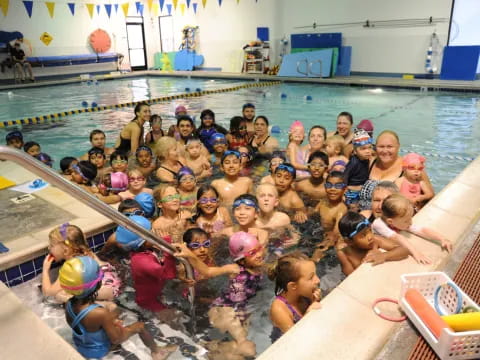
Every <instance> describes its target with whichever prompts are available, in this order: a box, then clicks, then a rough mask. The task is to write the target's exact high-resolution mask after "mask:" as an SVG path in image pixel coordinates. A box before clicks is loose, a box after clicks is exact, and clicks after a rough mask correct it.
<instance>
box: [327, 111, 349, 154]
mask: <svg viewBox="0 0 480 360" xmlns="http://www.w3.org/2000/svg"><path fill="white" fill-rule="evenodd" d="M352 127H353V117H352V114H350V113H349V112H346V111H342V112H341V113H340V114H338V116H337V130H336V131H335V132H331V133H330V134H328V136H332V135H340V136H342V137H343V138H344V139H345V149H344V153H345V156H346V157H347V158H350V155H351V153H352V151H353V145H352V139H353V130H352Z"/></svg>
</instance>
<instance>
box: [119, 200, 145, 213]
mask: <svg viewBox="0 0 480 360" xmlns="http://www.w3.org/2000/svg"><path fill="white" fill-rule="evenodd" d="M130 209H140V210H142V207H141V206H140V204H139V203H138V202H137V200H134V199H125V200H122V201H121V202H120V204H118V211H119V212H121V213H122V214H123V213H125V211H127V210H130Z"/></svg>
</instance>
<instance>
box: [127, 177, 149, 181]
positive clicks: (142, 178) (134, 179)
mask: <svg viewBox="0 0 480 360" xmlns="http://www.w3.org/2000/svg"><path fill="white" fill-rule="evenodd" d="M128 181H129V182H134V181H145V177H144V176H138V177H133V176H132V177H129V178H128Z"/></svg>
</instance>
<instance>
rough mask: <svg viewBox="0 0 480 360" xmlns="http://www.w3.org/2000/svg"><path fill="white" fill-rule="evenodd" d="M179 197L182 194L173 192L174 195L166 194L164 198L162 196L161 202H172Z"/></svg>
mask: <svg viewBox="0 0 480 360" xmlns="http://www.w3.org/2000/svg"><path fill="white" fill-rule="evenodd" d="M178 199H180V194H172V195H168V196H165V197H164V198H161V199H160V202H162V203H166V202H170V201H173V200H178Z"/></svg>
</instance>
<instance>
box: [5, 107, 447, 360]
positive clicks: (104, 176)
mask: <svg viewBox="0 0 480 360" xmlns="http://www.w3.org/2000/svg"><path fill="white" fill-rule="evenodd" d="M142 106H148V105H146V104H140V105H139V106H137V108H136V109H135V111H136V112H137V111H140V108H141V107H142ZM242 115H243V116H241V117H240V116H238V117H234V118H232V121H231V129H230V132H229V133H227V132H226V131H225V129H223V128H221V127H220V126H219V125H216V124H215V120H214V113H213V112H212V111H211V110H204V111H203V112H202V114H201V116H200V117H201V119H202V124H201V125H200V127H199V129H198V130H197V133H196V135H197V136H191V137H189V138H188V139H186V141H185V143H186V145H184V149H183V148H180V146H179V145H178V143H176V142H175V141H176V140H174V136H175V131H176V129H175V127H173V128H172V129H170V130H169V133H170V134H171V135H172V136H173V137H169V136H168V135H164V133H163V130H162V129H161V119H160V117H156V116H152V119H151V127H152V131H151V132H149V133H148V134H147V139H146V140H145V141H144V140H143V139H141V140H140V144H141V146H139V147H138V148H137V149H136V152H135V153H134V154H128V153H124V152H121V151H118V150H115V149H111V148H107V147H106V146H105V134H104V133H103V132H102V131H101V130H94V131H92V133H91V134H90V141H91V143H92V146H93V147H92V149H90V150H89V151H88V153H87V154H85V155H84V156H82V157H81V158H79V159H76V158H74V157H68V158H64V159H62V160H61V162H60V168H61V172H62V173H63V174H64V176H66V177H67V178H69V179H70V180H71V181H72V182H74V183H76V184H78V185H79V186H81V187H82V188H83V189H85V190H87V191H89V192H91V193H92V195H94V196H97V197H98V198H99V199H101V200H102V201H104V202H106V203H109V204H114V203H119V206H118V210H119V211H120V212H121V213H123V214H124V215H126V216H129V217H130V219H131V220H133V221H135V222H136V223H137V224H139V225H140V226H142V227H143V228H145V229H147V230H150V231H152V232H153V233H154V234H156V235H157V236H158V237H159V238H162V239H163V240H164V241H166V242H169V243H171V244H173V245H174V246H175V247H176V248H177V253H176V254H175V256H177V257H184V258H186V259H188V261H189V262H190V264H191V265H192V266H193V267H194V269H195V274H194V277H195V278H194V279H193V280H192V279H188V278H187V276H186V271H185V270H186V269H185V268H184V267H183V266H181V265H176V261H175V258H174V257H173V256H171V255H169V254H167V253H165V252H163V251H161V249H160V248H159V247H158V246H156V245H152V244H150V243H149V242H146V241H145V240H144V239H142V238H141V237H138V236H137V235H136V234H134V233H133V232H131V231H129V230H127V229H125V228H123V227H118V228H117V230H116V232H115V233H114V234H113V235H112V236H111V237H110V238H109V239H108V241H107V243H106V245H105V247H104V248H103V249H102V251H101V253H100V254H99V255H98V256H97V255H96V254H94V253H93V252H91V251H90V249H89V248H88V245H87V243H86V240H85V236H84V234H83V233H82V231H81V229H79V228H78V227H77V226H74V225H70V224H63V225H61V226H60V227H57V228H55V229H54V230H52V232H51V233H50V247H49V252H50V254H49V255H48V256H47V257H46V259H45V261H44V271H43V275H42V290H43V293H44V294H45V295H46V296H56V297H57V298H58V299H59V300H62V301H66V302H67V321H68V323H69V324H70V326H71V327H72V329H73V334H74V341H75V344H76V346H77V349H78V350H79V351H80V352H81V353H82V354H83V355H84V356H86V357H101V356H103V355H105V354H106V353H107V352H108V350H109V349H110V345H111V344H116V343H121V342H122V341H124V340H125V339H127V338H128V337H129V336H131V335H132V334H136V333H138V334H140V336H141V338H142V340H143V341H144V343H145V344H146V345H147V346H148V347H149V348H150V349H151V351H152V356H153V357H155V358H165V357H167V356H168V355H169V354H170V352H171V351H173V350H174V347H171V346H166V347H159V346H157V345H156V343H155V341H154V340H153V339H152V337H151V336H150V335H149V334H148V332H146V331H145V329H144V328H143V325H142V323H135V324H133V325H129V326H123V325H122V324H121V321H119V320H118V318H117V316H118V313H117V312H116V311H114V310H113V309H111V307H110V306H108V302H111V301H113V300H114V299H115V298H116V297H117V296H118V295H119V293H120V292H121V290H122V286H121V285H122V280H121V278H120V276H119V275H118V271H117V270H116V269H115V265H114V264H115V262H114V261H111V262H107V261H105V259H109V256H110V255H111V253H112V251H113V253H115V251H116V250H114V249H119V250H120V251H123V252H124V253H126V254H128V256H129V258H130V263H129V266H130V272H131V275H132V279H133V283H134V287H135V292H136V293H135V300H136V302H137V304H138V305H139V306H140V307H142V308H144V309H147V310H150V311H153V312H154V313H155V314H157V315H158V316H159V317H160V318H162V316H163V315H165V314H166V313H168V311H169V309H168V308H167V307H166V306H165V305H164V304H163V303H162V302H161V301H160V300H159V296H160V295H161V294H162V291H163V288H164V286H165V283H166V281H167V280H169V279H173V278H179V279H181V280H182V281H183V282H184V283H185V284H186V285H187V286H194V284H195V286H198V284H200V283H202V282H203V281H204V280H206V279H209V278H212V277H216V276H219V275H223V274H227V275H228V276H229V279H230V280H229V282H228V285H227V287H226V288H225V289H223V290H222V291H221V293H220V294H219V295H218V297H216V298H210V299H207V300H206V301H207V302H208V303H209V304H210V309H209V310H208V316H209V319H210V322H211V324H212V325H213V326H214V327H216V328H218V329H220V330H222V331H224V332H228V333H229V334H230V336H231V338H232V341H227V342H219V343H216V344H215V346H211V347H210V354H211V355H212V357H214V358H215V357H216V358H223V359H227V358H228V359H244V358H245V357H251V356H254V355H255V353H256V351H255V344H254V343H253V342H252V341H251V340H249V339H248V338H247V336H248V317H249V313H248V310H247V304H248V302H249V299H251V298H252V297H253V296H255V294H256V292H257V291H258V289H259V287H260V280H261V278H262V276H263V274H264V273H267V274H268V277H269V278H270V279H272V280H273V281H274V282H275V295H276V297H275V299H274V300H273V302H272V305H271V309H270V316H271V320H272V323H273V326H274V329H273V332H272V340H273V341H275V340H276V339H277V338H278V337H280V336H281V334H283V333H285V332H286V331H288V330H289V329H290V328H291V327H292V326H293V325H294V324H295V323H296V322H297V321H298V320H300V319H301V318H302V317H303V316H304V315H305V314H306V312H308V311H310V310H312V309H316V308H318V307H319V301H320V289H319V284H320V280H319V278H318V277H317V275H316V269H315V264H314V262H318V261H319V260H320V259H321V257H322V256H323V253H324V252H325V250H326V249H328V248H330V247H335V248H336V253H337V256H338V259H339V261H340V263H341V266H342V270H343V271H344V273H345V274H346V275H348V274H350V273H351V272H352V271H354V270H355V269H356V268H357V267H358V266H360V265H361V264H362V263H364V262H372V263H373V264H374V265H376V264H380V263H383V262H385V261H392V260H400V259H403V258H406V257H407V256H408V255H412V256H413V257H414V258H415V259H416V260H417V261H419V262H422V263H425V262H428V261H429V259H428V258H426V257H425V256H424V255H422V254H421V253H420V252H419V251H418V250H417V249H415V248H414V247H413V245H412V244H411V243H410V242H409V240H408V239H407V238H406V237H404V236H403V235H402V234H401V233H400V231H408V232H411V233H414V234H417V235H419V236H421V237H424V238H429V239H431V240H434V241H437V242H439V243H440V245H441V246H442V247H444V248H445V249H447V250H448V251H450V250H451V244H450V243H449V241H448V240H447V239H445V238H444V237H443V236H442V235H440V234H437V233H436V232H434V231H433V230H431V229H428V228H426V227H420V226H417V225H413V224H412V217H413V215H414V212H415V211H416V209H418V208H419V207H420V206H422V205H423V204H424V203H425V202H426V201H428V199H429V198H431V197H432V196H433V194H430V193H429V192H428V189H426V188H425V187H424V186H423V184H422V177H421V173H422V171H423V169H424V166H425V165H424V164H425V159H424V158H423V157H421V156H420V155H417V154H409V155H407V156H405V157H404V159H403V169H404V172H403V176H402V177H401V178H400V179H399V180H398V182H397V185H398V186H397V185H396V184H394V183H392V182H388V181H384V182H380V183H379V184H378V185H377V186H376V188H375V190H374V191H373V195H372V205H371V209H360V206H359V199H360V191H361V189H362V186H363V185H364V184H365V183H366V182H367V180H368V177H369V168H370V164H371V162H372V160H373V157H374V152H375V149H374V147H373V141H372V135H373V133H372V130H373V129H372V127H371V123H369V124H368V125H369V126H368V127H366V130H365V129H362V128H359V129H357V130H356V131H355V132H354V134H353V135H352V136H351V141H349V140H348V139H345V138H344V137H342V136H341V135H333V136H331V137H329V138H326V130H325V128H323V127H321V126H315V127H313V128H312V130H313V129H317V130H318V129H320V130H321V131H322V132H323V140H326V141H325V144H324V146H323V147H322V149H320V150H316V151H313V152H309V151H308V150H305V147H303V148H302V146H301V145H302V142H303V141H304V138H305V129H304V126H303V124H302V123H301V122H299V121H295V122H294V123H293V124H292V125H291V127H290V129H289V140H290V142H289V144H288V147H287V150H286V153H285V152H282V151H278V150H277V151H273V152H272V153H270V154H268V159H269V170H270V175H268V176H265V177H264V178H262V179H261V181H260V184H259V185H258V186H257V187H256V188H254V184H253V182H252V179H251V178H250V177H249V176H244V175H249V174H250V173H249V168H248V165H249V163H250V162H251V159H252V158H253V157H255V156H256V154H255V153H254V152H253V150H252V147H251V146H249V145H248V144H249V143H251V139H252V137H253V135H254V131H253V129H254V128H253V122H254V118H255V107H254V105H253V104H246V105H245V106H244V108H243V114H242ZM262 118H263V119H266V118H265V117H262ZM159 119H160V120H159ZM182 119H183V120H184V119H185V115H182V117H180V118H179V121H178V123H177V127H179V126H181V121H182ZM205 119H206V121H205ZM339 120H342V121H349V122H350V123H351V124H352V123H353V121H352V117H351V115H350V114H349V113H346V112H343V113H341V114H340V115H339ZM267 124H268V120H267ZM312 130H311V131H312ZM367 130H368V131H367ZM225 133H226V135H225ZM6 140H7V145H9V146H12V147H16V148H19V149H21V148H22V146H23V148H24V150H25V151H26V152H27V153H29V154H30V155H32V156H34V157H36V158H37V159H39V160H40V161H43V162H45V161H44V160H42V159H41V158H40V156H39V155H40V154H42V153H41V150H40V146H39V145H38V144H36V143H33V145H32V142H29V143H26V144H23V137H22V134H21V133H20V132H18V131H15V132H11V133H9V134H8V135H7V139H6ZM184 140H185V139H184ZM172 141H173V143H172ZM347 141H348V142H347ZM144 144H145V145H144ZM172 144H173V145H172ZM27 145H28V146H27ZM172 152H173V153H174V155H175V157H174V158H176V159H181V160H178V161H179V163H180V164H181V166H180V168H179V170H178V171H172V169H168V168H167V170H168V171H170V172H171V173H173V174H172V175H173V176H172V180H171V181H163V183H161V184H160V185H157V186H155V187H153V188H151V187H149V186H147V185H149V184H148V179H149V178H150V177H152V174H154V175H156V176H157V178H160V179H161V178H162V176H158V172H159V171H160V170H161V166H159V162H160V163H161V161H162V160H165V159H166V158H168V156H170V155H171V154H172ZM208 154H210V155H208ZM155 155H156V156H157V157H158V158H156V157H155ZM262 155H263V156H265V154H262ZM287 159H289V160H290V162H287ZM157 160H158V161H159V162H157ZM50 161H51V159H50ZM107 162H108V163H109V164H110V167H106V166H105V165H106V164H107ZM183 164H185V165H188V166H184V165H183ZM217 166H218V167H219V168H220V169H221V171H222V172H223V174H224V176H223V177H222V178H219V179H216V180H213V181H212V182H211V184H208V183H204V184H203V185H201V186H199V187H197V181H198V180H199V179H201V178H209V177H210V176H211V168H212V167H217ZM163 170H165V169H163ZM160 175H161V174H160ZM253 194H255V195H253ZM304 199H305V200H306V201H304ZM230 209H231V212H230ZM280 210H281V211H280ZM315 213H316V214H319V216H320V221H321V225H322V227H323V230H324V237H323V239H318V242H317V243H316V248H315V250H314V252H313V254H311V256H310V257H307V256H306V255H304V254H302V253H301V252H299V251H292V250H291V249H294V248H295V246H296V245H297V243H298V241H299V238H298V236H297V237H295V236H291V237H289V238H287V239H284V241H283V243H282V244H280V245H278V244H275V246H272V244H270V243H269V240H270V238H269V237H270V236H269V235H270V233H271V232H272V231H273V230H278V229H280V228H289V227H291V226H292V224H291V222H293V223H296V224H302V223H304V222H305V221H307V220H308V219H309V218H310V217H311V216H312V214H315ZM231 215H233V218H234V221H232V216H231ZM222 236H223V239H224V237H228V239H229V240H228V249H229V252H230V255H231V257H232V260H233V262H232V263H230V264H227V265H223V266H217V265H216V264H215V260H214V258H213V249H214V248H219V247H221V244H220V243H221V242H222ZM268 248H270V249H272V248H273V249H274V253H275V256H276V260H275V261H273V263H269V264H266V251H267V249H268ZM101 258H102V259H103V260H101ZM64 260H65V261H66V262H65V263H64V265H63V266H62V268H61V269H60V273H59V277H58V279H57V280H56V281H55V282H53V283H52V282H51V280H50V275H49V270H50V266H51V264H52V263H53V262H54V261H55V262H59V261H64ZM109 260H110V259H109ZM199 300H200V299H199ZM98 301H107V305H106V306H105V307H102V306H99V305H98V304H97V302H98ZM202 301H205V299H202ZM162 314H163V315H162Z"/></svg>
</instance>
